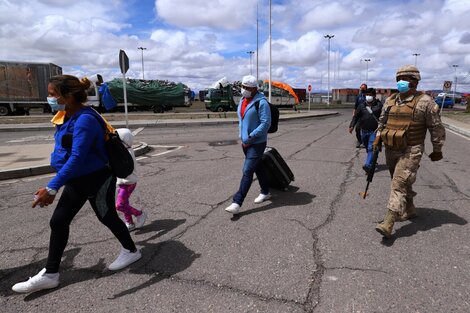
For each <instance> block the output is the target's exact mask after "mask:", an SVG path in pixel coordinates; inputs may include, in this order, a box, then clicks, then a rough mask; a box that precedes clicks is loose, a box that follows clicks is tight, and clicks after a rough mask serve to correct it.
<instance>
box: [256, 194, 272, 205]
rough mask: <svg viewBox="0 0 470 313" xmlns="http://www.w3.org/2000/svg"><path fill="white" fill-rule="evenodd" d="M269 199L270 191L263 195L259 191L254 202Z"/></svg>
mask: <svg viewBox="0 0 470 313" xmlns="http://www.w3.org/2000/svg"><path fill="white" fill-rule="evenodd" d="M269 199H271V194H270V193H268V194H267V195H263V194H262V193H260V194H259V196H258V197H256V199H255V203H258V204H259V203H263V202H264V201H266V200H269Z"/></svg>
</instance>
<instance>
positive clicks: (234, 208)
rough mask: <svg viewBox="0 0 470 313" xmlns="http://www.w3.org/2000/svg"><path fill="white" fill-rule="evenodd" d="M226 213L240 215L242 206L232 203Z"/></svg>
mask: <svg viewBox="0 0 470 313" xmlns="http://www.w3.org/2000/svg"><path fill="white" fill-rule="evenodd" d="M225 211H227V212H228V213H232V214H238V212H240V205H239V204H237V203H232V204H231V205H229V206H228V207H226V208H225Z"/></svg>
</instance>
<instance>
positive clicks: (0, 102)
mask: <svg viewBox="0 0 470 313" xmlns="http://www.w3.org/2000/svg"><path fill="white" fill-rule="evenodd" d="M61 74H62V68H61V67H60V66H57V65H55V64H52V63H31V62H8V61H0V115H9V114H29V109H31V108H42V109H43V110H44V111H47V110H48V109H49V106H48V104H47V85H48V82H49V78H50V77H52V76H55V75H61Z"/></svg>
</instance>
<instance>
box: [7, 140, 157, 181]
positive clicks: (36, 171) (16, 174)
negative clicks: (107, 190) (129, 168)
mask: <svg viewBox="0 0 470 313" xmlns="http://www.w3.org/2000/svg"><path fill="white" fill-rule="evenodd" d="M150 150H151V148H150V147H149V146H148V145H147V143H145V142H140V144H139V146H138V147H137V148H135V149H134V153H135V156H136V157H138V156H141V155H143V154H145V153H147V152H149V151H150ZM54 172H55V170H54V168H53V167H52V166H50V165H49V164H45V165H38V166H33V167H22V168H16V169H13V170H5V171H0V180H7V179H15V178H23V177H29V176H36V175H44V174H50V173H54Z"/></svg>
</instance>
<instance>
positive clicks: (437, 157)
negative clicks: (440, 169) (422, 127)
mask: <svg viewBox="0 0 470 313" xmlns="http://www.w3.org/2000/svg"><path fill="white" fill-rule="evenodd" d="M429 158H430V159H431V161H433V162H435V161H439V160H441V159H442V152H433V153H431V154H430V155H429Z"/></svg>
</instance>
